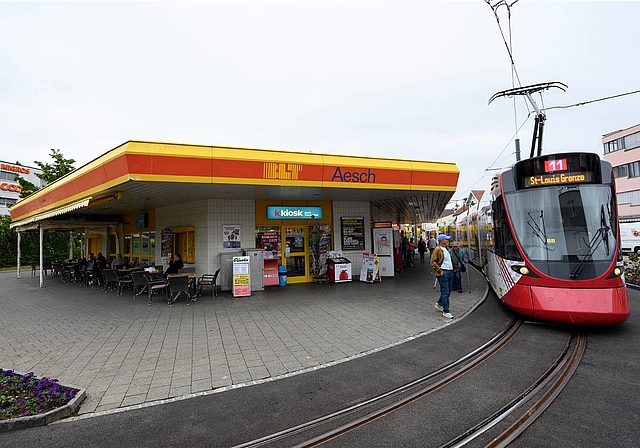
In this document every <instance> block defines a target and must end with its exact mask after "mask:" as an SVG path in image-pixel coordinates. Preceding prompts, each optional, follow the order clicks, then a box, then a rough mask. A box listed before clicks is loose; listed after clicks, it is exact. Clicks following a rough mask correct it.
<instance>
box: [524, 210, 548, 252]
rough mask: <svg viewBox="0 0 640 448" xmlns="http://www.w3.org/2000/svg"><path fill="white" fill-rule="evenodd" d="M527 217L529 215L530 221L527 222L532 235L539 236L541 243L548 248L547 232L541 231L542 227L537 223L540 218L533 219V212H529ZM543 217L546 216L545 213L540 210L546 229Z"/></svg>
mask: <svg viewBox="0 0 640 448" xmlns="http://www.w3.org/2000/svg"><path fill="white" fill-rule="evenodd" d="M527 215H529V220H528V221H527V225H528V226H529V228H530V229H531V233H533V234H534V235H535V236H537V237H538V238H539V239H540V241H542V244H544V245H545V246H546V245H547V235H546V232H545V230H543V229H541V228H540V226H539V225H538V223H537V222H536V219H538V217H536V218H534V217H533V212H527ZM543 216H544V214H543V211H542V210H540V216H539V218H541V219H542V227H544V217H543Z"/></svg>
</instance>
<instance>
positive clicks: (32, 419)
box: [0, 371, 87, 433]
mask: <svg viewBox="0 0 640 448" xmlns="http://www.w3.org/2000/svg"><path fill="white" fill-rule="evenodd" d="M14 373H16V374H18V375H24V374H22V373H20V372H15V371H14ZM36 378H37V377H36ZM58 384H59V385H60V386H62V387H66V388H68V389H75V390H77V391H78V392H77V393H76V396H75V397H73V398H72V399H71V401H70V402H69V403H67V404H65V405H64V406H60V407H59V408H56V409H52V410H50V411H49V412H45V413H44V414H38V415H30V416H28V417H18V418H12V419H9V420H0V433H3V432H9V431H15V430H18V429H26V428H33V427H35V426H44V425H48V424H50V423H53V422H55V421H57V420H60V419H63V418H66V417H69V416H71V415H73V414H74V413H76V412H77V411H78V409H79V408H80V405H81V404H82V402H83V401H84V399H85V397H86V396H87V391H86V389H82V388H81V387H77V386H73V385H71V384H64V383H60V382H58Z"/></svg>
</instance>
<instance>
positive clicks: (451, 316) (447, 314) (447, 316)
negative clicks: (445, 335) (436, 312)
mask: <svg viewBox="0 0 640 448" xmlns="http://www.w3.org/2000/svg"><path fill="white" fill-rule="evenodd" d="M442 315H443V316H444V317H446V318H447V319H453V314H451V313H442Z"/></svg>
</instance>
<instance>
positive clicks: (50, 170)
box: [34, 149, 76, 185]
mask: <svg viewBox="0 0 640 448" xmlns="http://www.w3.org/2000/svg"><path fill="white" fill-rule="evenodd" d="M51 158H52V159H53V165H52V164H49V163H42V162H38V161H36V162H34V163H35V164H36V165H38V166H39V167H40V169H41V170H42V174H36V176H38V177H39V178H40V179H41V180H43V181H44V183H45V185H46V184H50V183H51V182H53V181H54V180H56V179H60V178H61V177H62V176H64V175H65V174H67V173H70V172H71V171H73V170H75V168H74V166H73V164H74V163H76V161H75V160H74V159H65V158H64V156H63V155H62V153H60V150H59V149H51Z"/></svg>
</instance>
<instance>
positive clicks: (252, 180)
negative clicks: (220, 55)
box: [11, 141, 459, 283]
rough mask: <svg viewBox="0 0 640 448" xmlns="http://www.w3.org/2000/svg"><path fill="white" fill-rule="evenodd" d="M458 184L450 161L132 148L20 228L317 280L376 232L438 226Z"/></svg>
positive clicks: (213, 265)
mask: <svg viewBox="0 0 640 448" xmlns="http://www.w3.org/2000/svg"><path fill="white" fill-rule="evenodd" d="M458 176H459V170H458V168H457V167H456V165H455V164H454V163H449V162H428V161H418V160H398V159H389V158H374V157H353V156H339V155H328V154H317V153H300V152H291V151H282V150H265V149H247V148H231V147H218V146H203V145H189V144H174V143H157V142H147V141H128V142H126V143H124V144H122V145H120V146H118V147H116V148H114V149H112V150H110V151H108V152H106V153H105V154H103V155H101V156H100V157H98V158H96V159H95V160H93V161H91V162H89V163H88V164H86V165H84V166H82V167H80V168H78V169H76V170H74V171H73V172H71V173H69V174H67V175H66V176H64V177H62V178H60V179H58V180H57V181H55V182H52V183H51V184H49V185H47V186H46V187H44V188H43V189H41V190H39V191H37V192H36V193H34V194H33V195H31V196H29V197H27V198H25V199H23V200H21V201H20V202H19V203H18V204H16V205H15V206H14V207H13V208H12V209H11V217H12V227H13V228H15V229H16V230H18V231H19V232H22V231H31V230H35V229H42V230H44V231H47V230H63V229H78V230H80V231H82V232H84V235H85V238H84V240H85V242H86V248H85V252H86V253H89V252H94V253H98V252H102V253H103V254H105V255H106V256H107V257H108V258H110V257H115V255H116V254H118V253H121V254H123V255H124V256H125V258H129V259H132V260H135V261H136V262H137V263H138V264H139V265H160V264H161V265H164V266H165V267H166V266H167V264H168V260H169V259H170V257H171V256H172V255H173V254H174V253H180V254H182V258H183V261H184V263H185V265H187V266H194V267H195V268H196V272H198V273H213V272H215V271H216V269H218V268H220V267H221V263H223V261H222V260H223V255H224V254H231V253H234V251H239V250H241V249H249V248H261V249H264V250H265V254H266V256H265V258H269V257H272V258H271V259H272V260H273V259H277V264H279V265H284V266H287V271H288V282H289V283H296V282H310V281H313V279H314V274H315V273H316V271H317V266H318V263H320V262H322V261H323V260H321V259H322V258H323V255H324V254H325V253H326V252H327V251H329V250H339V251H342V253H343V255H344V256H345V257H347V258H349V257H351V258H352V259H353V260H354V261H355V260H359V259H361V258H362V253H363V252H368V251H373V243H372V231H371V228H372V224H373V223H374V222H379V221H387V222H392V223H394V225H397V226H400V225H401V224H404V223H414V224H415V223H422V222H430V221H435V219H436V218H437V217H438V216H439V215H440V214H441V212H442V210H443V209H444V207H445V205H446V204H447V202H448V201H449V200H450V199H451V197H452V195H453V194H454V192H455V189H456V185H457V181H458ZM221 254H222V255H221ZM269 263H270V264H275V263H273V261H271V262H269ZM359 269H360V265H359V263H357V262H356V263H354V266H353V271H354V272H353V275H358V274H359ZM265 283H266V282H265Z"/></svg>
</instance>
